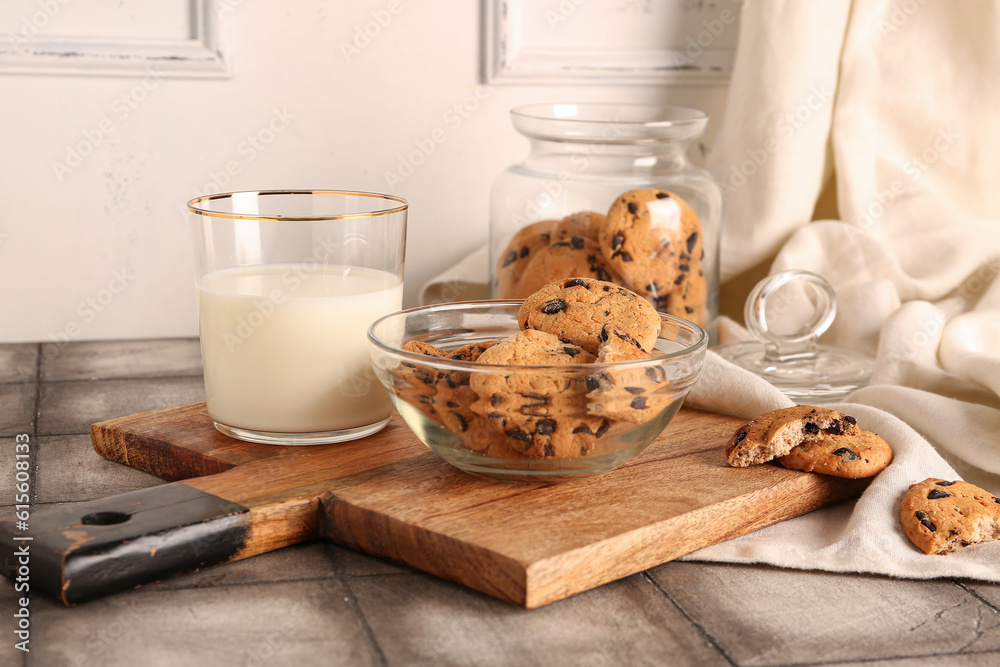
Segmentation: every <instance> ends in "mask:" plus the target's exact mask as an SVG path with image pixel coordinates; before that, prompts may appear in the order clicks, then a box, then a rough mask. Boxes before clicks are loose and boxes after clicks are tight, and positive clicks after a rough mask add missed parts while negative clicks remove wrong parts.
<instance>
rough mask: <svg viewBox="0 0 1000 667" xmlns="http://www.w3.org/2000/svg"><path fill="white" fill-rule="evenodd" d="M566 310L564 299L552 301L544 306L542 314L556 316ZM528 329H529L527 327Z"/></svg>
mask: <svg viewBox="0 0 1000 667" xmlns="http://www.w3.org/2000/svg"><path fill="white" fill-rule="evenodd" d="M564 310H566V302H565V301H563V300H562V299H552V300H551V301H546V302H545V303H543V304H542V312H543V313H545V314H546V315H555V314H556V313H561V312H562V311H564ZM525 328H527V327H525Z"/></svg>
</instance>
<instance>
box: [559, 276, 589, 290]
mask: <svg viewBox="0 0 1000 667" xmlns="http://www.w3.org/2000/svg"><path fill="white" fill-rule="evenodd" d="M586 286H587V281H586V280H584V279H583V278H573V279H571V280H567V281H566V284H565V285H563V289H568V288H570V287H586Z"/></svg>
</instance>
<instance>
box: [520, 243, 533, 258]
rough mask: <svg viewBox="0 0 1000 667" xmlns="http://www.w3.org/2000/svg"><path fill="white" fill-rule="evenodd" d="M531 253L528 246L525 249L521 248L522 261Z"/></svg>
mask: <svg viewBox="0 0 1000 667" xmlns="http://www.w3.org/2000/svg"><path fill="white" fill-rule="evenodd" d="M530 252H531V248H529V247H528V246H524V247H523V248H521V259H524V258H525V257H527V256H528V254H529V253H530Z"/></svg>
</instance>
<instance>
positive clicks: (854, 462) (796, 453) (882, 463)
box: [778, 430, 892, 479]
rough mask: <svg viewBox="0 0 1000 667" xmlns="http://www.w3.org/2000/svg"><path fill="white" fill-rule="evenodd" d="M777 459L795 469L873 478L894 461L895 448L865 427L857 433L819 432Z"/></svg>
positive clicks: (850, 477)
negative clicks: (831, 433)
mask: <svg viewBox="0 0 1000 667" xmlns="http://www.w3.org/2000/svg"><path fill="white" fill-rule="evenodd" d="M778 462H779V463H781V465H783V466H785V467H786V468H791V469H792V470H802V471H805V472H818V473H822V474H824V475H831V476H833V477H846V478H849V479H859V478H861V477H874V476H875V475H877V474H879V473H880V472H882V470H884V469H885V468H886V466H888V465H889V464H890V463H892V447H890V446H889V443H887V442H886V441H885V440H883V439H882V438H880V437H879V436H877V435H875V434H874V433H872V432H871V431H864V430H862V431H860V432H859V433H857V435H830V434H827V433H823V432H820V433H818V434H816V435H810V436H809V437H807V438H806V439H805V440H804V441H803V442H802V444H801V445H798V446H797V447H793V448H792V451H791V452H789V453H788V454H786V455H785V456H781V457H779V458H778Z"/></svg>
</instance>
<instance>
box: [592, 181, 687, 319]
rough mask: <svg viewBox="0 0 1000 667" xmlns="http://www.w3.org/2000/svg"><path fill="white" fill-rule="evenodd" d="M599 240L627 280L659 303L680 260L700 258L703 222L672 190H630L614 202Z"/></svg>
mask: <svg viewBox="0 0 1000 667" xmlns="http://www.w3.org/2000/svg"><path fill="white" fill-rule="evenodd" d="M598 243H599V245H600V247H601V250H602V252H603V253H604V256H605V257H606V258H607V260H608V264H609V265H610V266H611V268H612V269H614V271H615V272H617V273H618V274H619V275H620V276H622V278H623V279H624V280H625V283H626V284H627V285H628V286H629V287H630V288H631V289H633V290H634V291H635V292H638V293H639V294H640V295H642V296H643V297H645V298H648V299H650V300H651V301H653V302H654V303H655V302H656V300H657V299H664V298H665V297H668V295H670V293H671V292H672V291H673V290H674V288H675V281H677V280H678V279H679V276H680V275H681V273H682V272H681V270H680V265H681V264H685V265H687V266H688V267H689V269H690V266H691V258H698V259H700V252H701V244H702V238H701V223H700V222H699V220H698V216H697V215H696V214H695V212H694V211H693V210H692V209H691V207H690V206H688V204H687V202H685V201H684V200H683V199H681V198H680V197H678V196H677V195H675V194H674V193H672V192H669V191H667V190H655V189H650V190H632V191H630V192H626V193H625V194H623V195H621V196H619V197H618V198H617V199H615V201H614V203H613V204H612V205H611V208H610V209H609V210H608V215H607V218H606V220H605V221H604V224H603V225H602V226H601V231H600V232H599V234H598ZM686 279H687V278H685V280H686ZM664 305H666V304H664Z"/></svg>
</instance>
